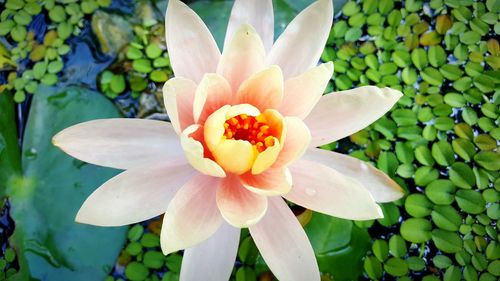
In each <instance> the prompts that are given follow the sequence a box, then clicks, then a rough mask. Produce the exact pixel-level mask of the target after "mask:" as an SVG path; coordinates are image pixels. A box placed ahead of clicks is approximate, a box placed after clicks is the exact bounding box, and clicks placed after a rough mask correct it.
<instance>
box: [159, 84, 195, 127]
mask: <svg viewBox="0 0 500 281" xmlns="http://www.w3.org/2000/svg"><path fill="white" fill-rule="evenodd" d="M195 91H196V84H195V83H194V82H193V81H191V80H189V79H186V78H178V77H175V78H172V79H170V80H168V81H167V82H166V83H165V85H163V101H164V102H165V108H166V109H167V113H168V117H170V122H171V123H172V126H173V127H174V129H175V132H176V133H177V134H180V132H182V131H183V130H184V129H186V128H187V126H189V125H191V124H194V122H195V121H194V118H193V102H194V98H195Z"/></svg>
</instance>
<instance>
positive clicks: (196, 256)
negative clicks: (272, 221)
mask: <svg viewBox="0 0 500 281" xmlns="http://www.w3.org/2000/svg"><path fill="white" fill-rule="evenodd" d="M239 242H240V229H239V228H234V227H232V226H230V225H228V224H227V223H225V222H223V223H222V226H221V227H220V228H219V230H217V232H215V234H214V235H213V236H212V237H210V238H209V239H208V240H206V241H204V242H202V243H200V244H198V245H196V246H194V247H192V248H188V249H186V250H185V251H184V257H183V259H182V266H181V276H180V280H182V281H192V280H204V281H225V280H229V277H230V276H231V272H232V271H233V267H234V263H235V261H236V253H237V252H238V243H239Z"/></svg>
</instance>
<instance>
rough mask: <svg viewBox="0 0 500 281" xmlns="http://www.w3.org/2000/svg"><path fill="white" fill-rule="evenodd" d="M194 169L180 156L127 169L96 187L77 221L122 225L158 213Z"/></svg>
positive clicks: (148, 217)
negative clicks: (180, 159)
mask: <svg viewBox="0 0 500 281" xmlns="http://www.w3.org/2000/svg"><path fill="white" fill-rule="evenodd" d="M194 173H195V171H194V170H193V169H192V168H191V167H190V166H189V164H187V163H183V162H182V161H179V159H170V161H166V162H158V163H154V164H151V165H147V166H144V167H140V168H134V169H130V170H127V171H125V172H123V173H121V174H119V175H117V176H115V177H114V178H112V179H110V180H108V181H107V182H105V183H104V184H103V185H101V186H100V187H99V188H98V189H97V190H96V191H94V192H93V193H92V194H91V195H90V196H89V197H88V198H87V200H85V202H84V203H83V205H82V207H81V208H80V210H79V211H78V214H77V215H76V221H77V222H80V223H86V224H92V225H98V226H121V225H127V224H132V223H137V222H141V221H144V220H147V219H150V218H153V217H156V216H158V215H160V214H163V213H164V212H165V211H166V210H167V206H168V203H169V202H170V200H172V198H173V197H174V195H175V193H176V192H177V191H178V190H179V188H180V187H181V186H182V185H183V184H184V183H185V182H187V181H188V179H189V178H190V177H192V176H193V174H194ZM146 206H147V207H146Z"/></svg>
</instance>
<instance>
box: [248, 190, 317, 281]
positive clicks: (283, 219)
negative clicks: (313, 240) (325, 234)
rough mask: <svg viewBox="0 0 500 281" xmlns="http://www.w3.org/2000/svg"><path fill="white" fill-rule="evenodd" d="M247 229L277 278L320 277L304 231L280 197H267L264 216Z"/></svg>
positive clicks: (300, 280)
mask: <svg viewBox="0 0 500 281" xmlns="http://www.w3.org/2000/svg"><path fill="white" fill-rule="evenodd" d="M249 230H250V234H251V235H252V237H253V239H254V241H255V244H256V245H257V248H259V251H260V253H261V255H262V257H263V258H264V261H265V262H266V263H267V265H268V266H269V268H270V269H271V271H272V272H273V274H274V275H275V276H276V277H277V278H278V279H279V280H286V281H295V280H296V281H304V280H307V281H319V280H320V275H319V269H318V264H317V263H316V258H315V256H314V252H313V249H312V247H311V244H310V243H309V240H308V238H307V236H306V233H305V232H304V230H303V229H302V226H301V225H300V223H299V222H298V221H297V219H296V217H295V215H294V214H293V213H292V211H291V210H290V208H288V206H287V204H286V203H285V201H283V199H281V198H280V197H269V208H268V210H267V213H266V215H265V216H264V217H263V218H262V219H261V220H260V221H259V222H258V223H257V224H256V225H254V226H250V227H249Z"/></svg>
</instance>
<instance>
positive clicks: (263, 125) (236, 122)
mask: <svg viewBox="0 0 500 281" xmlns="http://www.w3.org/2000/svg"><path fill="white" fill-rule="evenodd" d="M273 137H274V136H273V135H271V133H270V132H269V125H268V124H267V120H266V118H265V116H264V115H262V114H260V115H258V116H256V117H254V116H248V115H246V114H240V115H237V116H235V117H232V118H230V119H228V120H226V122H225V123H224V136H223V138H224V139H235V140H246V141H248V142H250V143H251V144H252V146H253V147H254V148H255V149H256V150H257V151H258V152H262V151H264V150H266V148H268V147H270V146H273V145H274V138H273Z"/></svg>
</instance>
